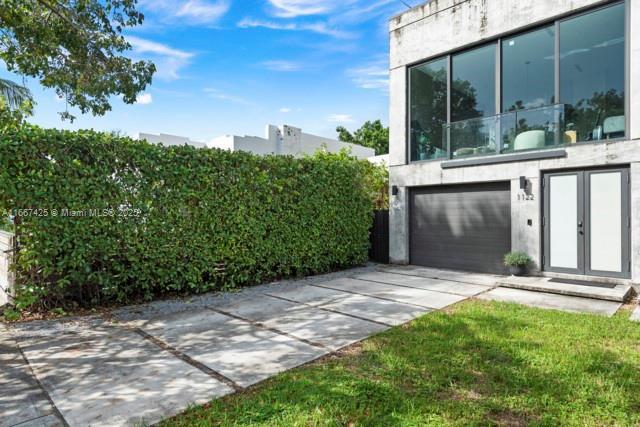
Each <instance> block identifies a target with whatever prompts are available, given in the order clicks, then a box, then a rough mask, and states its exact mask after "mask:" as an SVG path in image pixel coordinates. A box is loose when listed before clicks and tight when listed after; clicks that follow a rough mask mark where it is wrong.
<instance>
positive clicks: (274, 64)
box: [262, 60, 302, 72]
mask: <svg viewBox="0 0 640 427" xmlns="http://www.w3.org/2000/svg"><path fill="white" fill-rule="evenodd" d="M262 66H263V67H264V68H266V69H267V70H270V71H287V72H290V71H299V70H300V69H301V68H302V66H301V65H300V64H298V63H297V62H292V61H281V60H274V61H264V62H263V63H262Z"/></svg>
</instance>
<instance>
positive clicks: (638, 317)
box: [630, 305, 640, 322]
mask: <svg viewBox="0 0 640 427" xmlns="http://www.w3.org/2000/svg"><path fill="white" fill-rule="evenodd" d="M630 319H631V320H633V321H634V322H640V305H639V306H637V307H636V309H635V310H633V313H631V317H630Z"/></svg>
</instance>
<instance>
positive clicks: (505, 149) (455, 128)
mask: <svg viewBox="0 0 640 427" xmlns="http://www.w3.org/2000/svg"><path fill="white" fill-rule="evenodd" d="M564 119H565V105H564V104H555V105H550V106H546V107H540V108H532V109H528V110H517V111H510V112H508V113H504V114H498V115H495V116H490V117H481V118H474V119H469V120H463V121H459V122H453V123H449V124H446V125H443V138H444V141H443V142H444V144H443V146H444V147H447V154H448V158H449V159H460V158H465V157H471V156H489V155H497V154H508V153H516V152H520V151H526V150H544V149H549V148H556V147H558V146H561V145H564V144H570V143H575V142H577V132H576V131H575V130H571V129H568V128H571V126H565V120H564Z"/></svg>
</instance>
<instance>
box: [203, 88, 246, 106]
mask: <svg viewBox="0 0 640 427" xmlns="http://www.w3.org/2000/svg"><path fill="white" fill-rule="evenodd" d="M203 90H204V92H205V93H206V94H207V95H208V96H209V97H211V98H213V99H218V100H220V101H228V102H233V103H234V104H240V105H245V106H252V105H255V104H254V103H253V102H251V101H248V100H246V99H244V98H242V97H240V96H235V95H229V94H228V93H225V92H223V91H221V90H219V89H216V88H212V87H206V88H204V89H203Z"/></svg>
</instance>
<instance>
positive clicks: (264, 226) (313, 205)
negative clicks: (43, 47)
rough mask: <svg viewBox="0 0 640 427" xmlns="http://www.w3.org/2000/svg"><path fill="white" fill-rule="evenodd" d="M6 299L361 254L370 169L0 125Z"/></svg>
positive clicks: (224, 278)
mask: <svg viewBox="0 0 640 427" xmlns="http://www.w3.org/2000/svg"><path fill="white" fill-rule="evenodd" d="M0 138H1V140H0V209H1V210H3V211H4V212H5V213H7V212H9V213H10V214H12V215H13V216H14V222H15V229H16V233H17V235H18V241H19V250H18V252H17V257H16V261H15V262H16V263H15V267H16V277H17V282H18V286H17V289H18V294H19V295H20V298H23V299H24V298H26V299H29V298H31V299H32V301H29V303H35V304H40V305H41V306H44V307H49V308H50V307H58V306H68V305H69V304H74V305H75V304H79V305H82V306H94V305H96V304H102V303H106V302H111V301H117V302H128V301H131V300H134V299H140V298H142V299H149V298H152V297H154V296H158V295H163V294H167V293H198V292H205V291H210V290H214V289H221V288H233V287H237V286H241V285H247V284H253V283H259V282H262V281H266V280H270V279H274V278H278V277H285V276H293V275H302V274H310V273H319V272H325V271H328V270H331V269H335V268H340V267H346V266H351V265H355V264H359V263H362V262H364V261H366V259H367V248H368V230H369V227H370V223H371V211H372V202H371V191H370V188H369V187H368V186H367V182H368V179H369V178H368V174H369V172H370V166H369V165H368V164H367V163H366V162H362V161H357V160H354V159H352V158H349V157H347V156H346V155H330V154H318V155H316V156H313V157H309V158H304V159H294V158H292V157H285V156H266V157H259V156H255V155H251V154H248V153H242V152H228V151H223V150H217V149H195V148H193V147H188V146H182V147H162V146H157V145H152V144H149V143H146V142H144V141H135V140H131V139H129V138H125V137H119V136H116V135H111V134H105V133H98V132H93V131H79V132H69V131H59V130H49V129H42V128H38V127H35V126H24V127H22V128H21V129H17V130H9V131H6V132H4V133H3V134H2V135H0Z"/></svg>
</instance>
